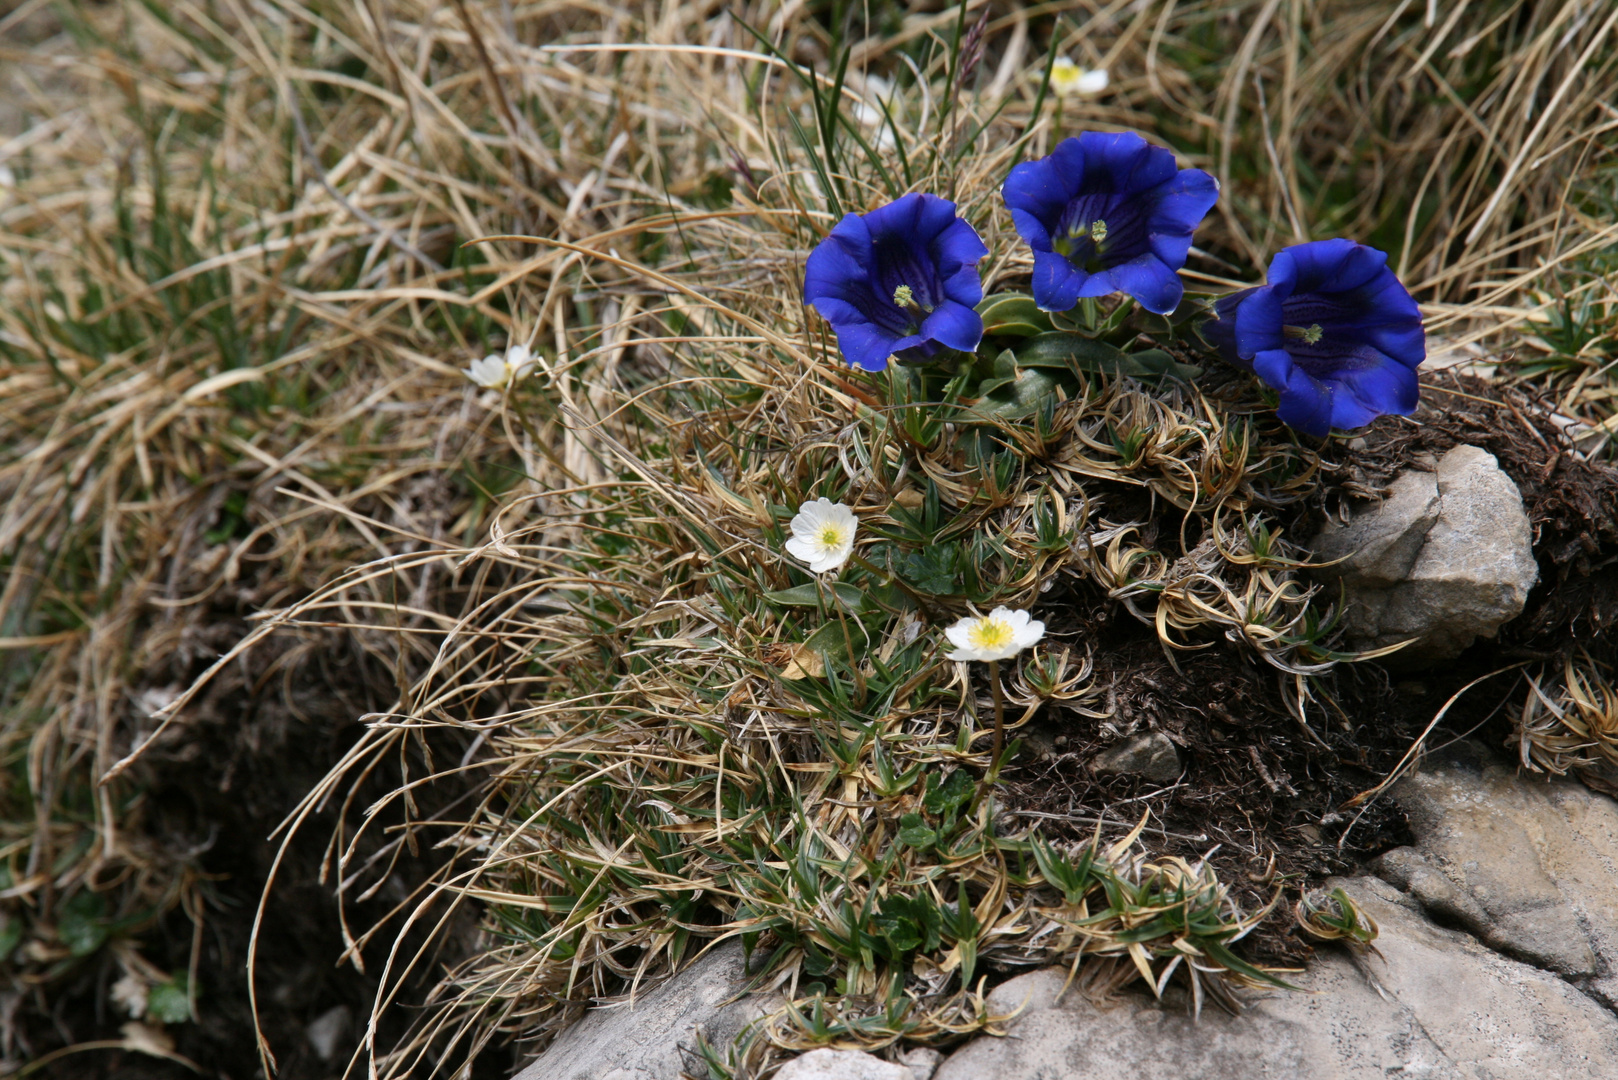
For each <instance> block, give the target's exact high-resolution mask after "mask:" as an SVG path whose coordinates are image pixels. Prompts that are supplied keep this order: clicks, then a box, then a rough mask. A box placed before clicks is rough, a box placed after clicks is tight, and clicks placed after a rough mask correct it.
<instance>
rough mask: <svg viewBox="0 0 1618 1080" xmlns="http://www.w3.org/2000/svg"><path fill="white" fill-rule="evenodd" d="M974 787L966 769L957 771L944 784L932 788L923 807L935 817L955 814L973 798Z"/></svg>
mask: <svg viewBox="0 0 1618 1080" xmlns="http://www.w3.org/2000/svg"><path fill="white" fill-rule="evenodd" d="M974 786H975V785H974V784H973V783H972V778H971V777H970V776H968V775H967V774H966V770H965V769H956V770H955V771H954V772H952V773H950V774H949V778H948V779H947V780H945V781H944V782H943V783H942V784H939V785H937V786H936V787H931V788H930V790H929V791H928V792H927V794H926V795H925V796H924V797H923V798H922V800H921V805H922V807H923V808H924V809H925V810H926V811H927V812H928V813H929V814H933V815H934V816H943V815H945V814H953V813H955V812H956V811H958V810H959V809H960V808H961V807H962V806H964V805H965V804H966V803H967V801H968V800H970V799H971V798H972V790H973V788H974Z"/></svg>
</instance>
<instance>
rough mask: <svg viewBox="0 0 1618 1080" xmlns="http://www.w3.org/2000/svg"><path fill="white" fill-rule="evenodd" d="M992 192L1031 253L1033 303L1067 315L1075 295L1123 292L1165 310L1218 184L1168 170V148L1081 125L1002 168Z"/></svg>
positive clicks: (1177, 293)
mask: <svg viewBox="0 0 1618 1080" xmlns="http://www.w3.org/2000/svg"><path fill="white" fill-rule="evenodd" d="M1001 194H1002V195H1003V196H1004V197H1005V200H1006V206H1007V207H1009V208H1010V210H1011V220H1012V222H1013V223H1014V224H1015V225H1016V226H1017V234H1018V235H1019V236H1021V237H1022V238H1023V239H1024V240H1025V241H1027V243H1028V246H1029V247H1031V248H1033V249H1034V300H1035V302H1037V303H1038V304H1039V306H1040V307H1041V308H1043V309H1045V310H1046V311H1068V310H1070V309H1071V308H1072V307H1073V305H1074V304H1076V303H1078V302H1079V301H1080V300H1081V299H1083V298H1085V297H1093V296H1106V295H1107V294H1108V293H1114V292H1123V293H1128V294H1129V295H1130V296H1133V297H1134V298H1135V299H1136V300H1137V301H1138V302H1139V303H1140V305H1141V307H1144V308H1145V309H1146V310H1148V311H1155V312H1157V313H1158V314H1159V315H1166V314H1168V313H1169V312H1171V311H1173V310H1174V309H1175V307H1176V306H1178V305H1179V303H1180V297H1181V296H1182V295H1184V293H1185V289H1184V286H1182V285H1181V284H1180V276H1179V274H1177V273H1176V271H1177V270H1179V268H1180V267H1182V266H1184V265H1185V256H1186V252H1187V251H1189V250H1190V248H1191V232H1192V230H1194V229H1195V228H1196V227H1197V223H1198V222H1200V221H1201V220H1202V219H1203V218H1204V217H1205V216H1207V213H1208V211H1209V210H1211V209H1213V204H1214V202H1215V201H1216V200H1217V199H1218V198H1219V182H1218V181H1217V180H1215V179H1214V178H1213V177H1212V176H1209V175H1208V174H1207V173H1205V172H1203V171H1202V170H1201V169H1180V168H1176V167H1175V164H1174V155H1173V154H1172V153H1170V152H1169V151H1168V150H1165V149H1164V148H1163V147H1161V146H1153V145H1151V144H1150V143H1148V142H1147V141H1146V140H1145V139H1143V138H1141V137H1140V136H1139V135H1135V134H1122V135H1107V134H1103V133H1102V132H1099V131H1086V132H1085V133H1084V134H1082V135H1080V136H1078V137H1077V138H1074V139H1064V140H1062V142H1061V143H1060V144H1059V145H1058V146H1057V147H1056V150H1055V152H1053V153H1052V154H1051V156H1050V157H1046V158H1041V159H1040V160H1038V161H1025V162H1023V163H1022V164H1021V165H1018V166H1017V167H1016V168H1015V169H1012V170H1011V175H1010V176H1008V177H1006V182H1005V185H1004V186H1003V187H1002V188H1001Z"/></svg>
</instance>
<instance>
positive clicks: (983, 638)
mask: <svg viewBox="0 0 1618 1080" xmlns="http://www.w3.org/2000/svg"><path fill="white" fill-rule="evenodd" d="M944 636H945V637H947V638H949V640H950V644H951V645H954V646H955V651H954V652H952V653H950V654H949V658H950V659H951V660H1009V659H1011V658H1012V657H1013V656H1016V655H1017V654H1018V653H1020V652H1022V651H1023V650H1024V649H1026V648H1028V646H1030V645H1033V644H1035V643H1036V642H1038V641H1039V639H1040V638H1042V637H1044V636H1045V624H1044V623H1042V622H1039V621H1038V620H1035V619H1032V618H1030V616H1029V614H1028V612H1026V611H1021V610H1013V609H1012V608H1008V607H997V608H995V609H994V610H993V611H991V612H989V613H988V614H987V615H979V616H977V617H976V618H972V617H970V616H968V617H967V618H964V619H961V620H960V621H959V622H957V623H956V624H955V625H954V626H951V627H949V628H947V629H946V630H945V631H944Z"/></svg>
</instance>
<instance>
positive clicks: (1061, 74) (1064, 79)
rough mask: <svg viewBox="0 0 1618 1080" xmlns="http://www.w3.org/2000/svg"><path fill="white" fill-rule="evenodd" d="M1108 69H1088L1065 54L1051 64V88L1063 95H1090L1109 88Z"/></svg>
mask: <svg viewBox="0 0 1618 1080" xmlns="http://www.w3.org/2000/svg"><path fill="white" fill-rule="evenodd" d="M1107 82H1108V79H1107V69H1106V68H1097V69H1095V70H1094V71H1086V70H1085V69H1084V68H1081V67H1080V66H1079V65H1077V64H1075V63H1074V62H1073V61H1071V60H1069V59H1068V58H1067V57H1065V56H1058V57H1057V58H1056V60H1055V61H1054V62H1053V63H1052V64H1051V89H1052V90H1055V91H1056V92H1057V93H1058V94H1060V95H1062V96H1063V97H1072V96H1074V95H1078V96H1080V97H1089V96H1091V95H1094V94H1099V93H1101V91H1103V90H1105V89H1106V88H1107Z"/></svg>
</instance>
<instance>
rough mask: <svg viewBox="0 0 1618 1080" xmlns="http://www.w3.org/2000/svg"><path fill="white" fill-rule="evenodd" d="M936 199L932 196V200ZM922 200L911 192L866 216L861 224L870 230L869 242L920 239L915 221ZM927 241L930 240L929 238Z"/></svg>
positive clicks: (845, 219)
mask: <svg viewBox="0 0 1618 1080" xmlns="http://www.w3.org/2000/svg"><path fill="white" fill-rule="evenodd" d="M936 197H937V196H934V198H936ZM923 198H924V196H923V195H921V194H920V193H918V192H914V191H913V192H911V193H910V194H909V195H901V196H900V197H899V198H897V199H895V200H893V201H892V202H890V203H888V204H887V205H885V206H879V207H877V208H876V209H875V210H872V211H871V212H870V213H868V214H866V215H865V216H864V218H863V222H864V224H865V227H866V228H867V229H869V230H870V236H871V241H872V242H879V241H882V240H886V239H889V238H905V239H910V238H912V237H915V238H918V239H920V237H918V236H917V233H918V229H917V219H918V218H919V217H920V216H921V212H922V199H923ZM940 201H942V200H940ZM847 220H848V218H846V217H845V218H843V221H845V222H846V221H847ZM927 239H930V237H929V238H927Z"/></svg>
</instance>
